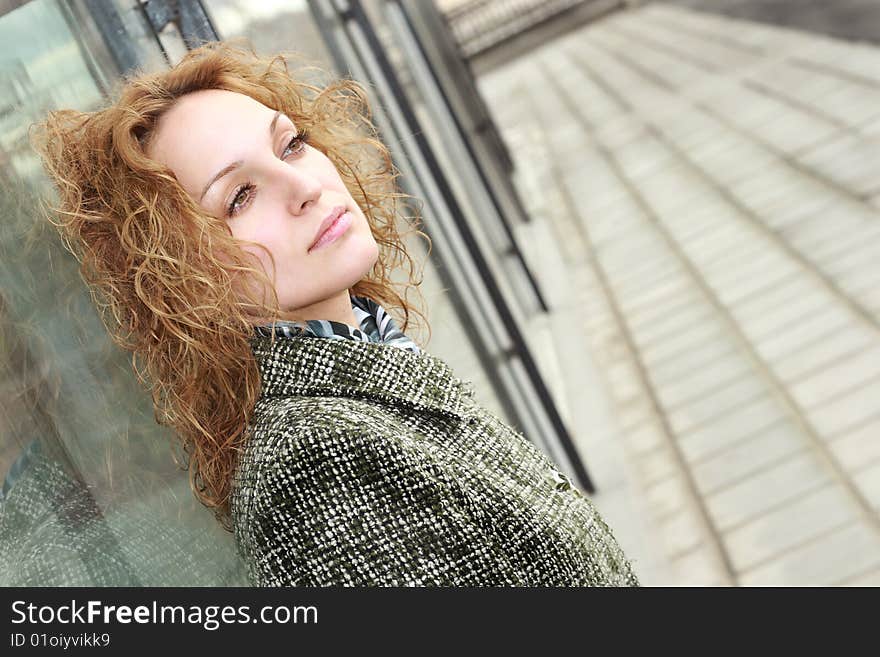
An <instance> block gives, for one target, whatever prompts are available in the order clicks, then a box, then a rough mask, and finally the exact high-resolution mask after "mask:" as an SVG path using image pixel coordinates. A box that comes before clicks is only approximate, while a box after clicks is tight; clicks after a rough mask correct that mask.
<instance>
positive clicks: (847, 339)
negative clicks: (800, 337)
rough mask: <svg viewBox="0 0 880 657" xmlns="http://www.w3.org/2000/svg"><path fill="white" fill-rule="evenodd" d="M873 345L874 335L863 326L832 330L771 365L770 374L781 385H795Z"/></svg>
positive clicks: (875, 338)
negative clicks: (782, 382)
mask: <svg viewBox="0 0 880 657" xmlns="http://www.w3.org/2000/svg"><path fill="white" fill-rule="evenodd" d="M876 341H877V337H876V333H874V332H872V331H871V330H870V329H868V328H867V327H866V326H864V325H863V324H852V325H850V326H844V327H842V328H840V329H831V330H830V331H829V332H828V333H826V334H824V335H821V336H819V337H818V338H816V339H815V340H813V341H812V342H809V343H807V344H804V345H802V346H800V347H799V348H798V349H795V350H793V351H792V352H791V353H789V355H788V356H785V357H782V358H780V359H778V360H777V361H776V362H775V363H774V364H773V370H774V371H775V372H776V373H777V374H778V375H779V376H780V377H781V378H782V380H783V381H786V382H794V381H797V380H800V379H802V378H804V377H805V376H808V375H810V374H811V373H813V372H815V371H816V370H817V369H818V368H824V367H828V366H830V365H832V364H833V363H834V362H836V361H837V360H838V359H843V358H848V357H850V356H851V355H853V354H859V353H862V352H863V351H865V350H866V349H868V348H869V347H870V346H871V345H873V344H874V343H876Z"/></svg>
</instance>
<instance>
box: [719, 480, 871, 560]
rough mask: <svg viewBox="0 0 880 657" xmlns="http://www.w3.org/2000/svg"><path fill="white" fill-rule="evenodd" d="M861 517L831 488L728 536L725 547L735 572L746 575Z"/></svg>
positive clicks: (842, 494)
mask: <svg viewBox="0 0 880 657" xmlns="http://www.w3.org/2000/svg"><path fill="white" fill-rule="evenodd" d="M859 517H860V516H859V512H858V509H857V508H856V506H855V503H854V502H853V501H852V499H851V498H850V497H849V496H848V495H846V493H845V492H844V491H843V489H842V488H841V487H840V486H839V485H837V484H831V485H828V486H825V487H823V488H820V489H818V490H814V491H812V492H808V493H805V494H804V495H802V496H800V497H798V498H796V499H795V500H793V501H792V503H791V504H789V505H786V506H785V507H783V508H780V509H777V510H775V511H773V512H771V513H768V514H766V515H764V516H761V517H760V518H758V519H756V520H755V521H754V522H750V523H748V524H746V525H744V526H742V527H739V528H738V529H736V530H734V531H732V532H730V533H728V534H727V535H725V537H724V543H725V545H727V547H728V549H729V550H730V557H731V560H732V561H733V564H734V566H735V568H736V569H737V570H738V571H743V570H748V569H749V568H752V567H754V566H755V565H757V564H759V563H760V562H762V561H767V560H771V559H773V558H774V557H780V556H782V553H784V552H786V551H788V550H791V549H792V548H796V547H797V546H798V545H800V544H802V543H804V542H806V541H808V540H809V539H811V538H813V537H816V536H818V535H819V534H821V533H823V532H827V531H829V530H831V529H833V528H834V527H840V526H844V525H848V524H850V523H851V522H853V521H854V520H856V519H857V518H859Z"/></svg>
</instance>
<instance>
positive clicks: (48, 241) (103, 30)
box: [0, 0, 244, 586]
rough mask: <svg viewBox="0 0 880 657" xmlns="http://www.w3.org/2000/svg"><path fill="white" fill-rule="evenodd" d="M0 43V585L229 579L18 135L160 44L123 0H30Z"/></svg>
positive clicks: (157, 54) (90, 102) (84, 105)
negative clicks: (50, 218) (45, 209)
mask: <svg viewBox="0 0 880 657" xmlns="http://www.w3.org/2000/svg"><path fill="white" fill-rule="evenodd" d="M90 10H91V11H90ZM0 42H2V43H3V44H4V48H3V50H2V53H0V77H2V81H3V87H4V89H5V93H4V94H3V99H2V101H0V103H2V110H0V164H2V166H0V372H2V374H0V477H2V488H0V585H4V586H11V585H49V586H52V585H133V586H137V585H213V584H227V585H236V584H243V583H244V578H243V571H242V570H241V568H240V564H239V562H238V559H237V557H236V556H235V553H234V550H233V543H232V535H231V534H228V533H227V532H225V531H224V530H223V529H222V528H221V527H220V526H219V524H218V523H217V522H216V521H215V520H214V518H213V515H212V514H211V513H210V512H209V511H207V510H206V509H205V508H204V507H202V506H201V505H200V504H198V502H197V501H196V500H195V497H194V496H193V494H192V493H191V491H190V488H189V482H188V477H187V473H186V472H184V471H182V470H180V469H179V468H178V467H176V465H175V460H174V457H175V454H173V452H172V449H173V447H172V445H173V443H172V440H171V435H170V432H168V431H166V430H165V429H164V428H163V427H160V426H158V425H157V424H156V422H155V420H154V418H153V410H152V405H151V403H150V398H149V395H148V394H147V393H146V391H144V390H142V389H141V388H140V387H139V386H138V385H137V383H136V380H135V378H134V375H133V374H132V371H131V365H130V362H129V358H128V356H127V354H125V353H124V352H122V351H121V350H120V349H118V348H116V347H115V346H114V345H113V344H112V343H111V342H110V340H109V338H108V337H107V333H106V330H105V329H104V327H103V326H102V324H101V321H100V319H99V318H98V316H97V313H96V311H95V309H94V306H93V304H92V301H91V299H90V297H89V294H88V292H87V290H86V288H85V286H84V285H83V283H82V281H81V279H80V277H79V273H78V265H77V263H76V261H75V260H74V259H73V257H72V256H71V255H70V254H69V253H68V252H67V251H65V250H64V248H63V247H62V245H61V243H60V240H59V238H58V236H57V234H56V233H55V230H54V228H52V227H51V226H49V225H48V224H47V223H46V222H45V221H43V220H42V219H41V207H40V205H41V201H42V200H45V201H49V202H51V201H52V191H51V190H50V188H49V186H48V184H47V180H46V179H45V178H44V176H43V174H42V171H41V169H40V165H39V161H38V159H37V157H36V155H35V154H34V153H33V151H32V150H31V148H30V145H29V142H28V126H30V125H31V124H32V123H34V122H35V121H36V120H38V119H40V118H41V117H42V116H43V115H44V114H45V112H46V111H47V110H50V109H53V108H74V109H81V110H88V109H91V108H94V107H96V106H98V105H99V104H100V103H101V102H102V100H103V98H104V97H105V95H106V94H107V93H108V91H109V90H111V89H112V88H113V85H114V83H115V82H116V81H118V79H119V78H120V75H121V73H122V70H123V67H132V66H137V67H140V68H143V69H147V70H149V69H152V68H155V67H159V66H165V65H167V59H166V54H165V50H166V48H165V47H163V45H162V44H161V43H160V41H159V40H158V39H157V38H156V36H155V35H154V34H153V33H152V31H151V29H150V27H149V25H148V24H147V23H146V21H145V19H144V17H143V14H142V12H141V11H140V9H139V7H138V6H137V5H136V4H134V3H132V2H118V3H111V2H102V3H85V2H82V3H80V2H67V1H63V2H62V1H55V0H33V1H31V2H28V3H26V4H24V5H22V6H19V7H17V8H15V9H13V10H11V11H9V12H7V13H5V14H3V15H2V16H0ZM47 226H48V227H47ZM179 456H180V455H179V454H178V455H177V457H178V458H179Z"/></svg>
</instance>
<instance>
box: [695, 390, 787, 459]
mask: <svg viewBox="0 0 880 657" xmlns="http://www.w3.org/2000/svg"><path fill="white" fill-rule="evenodd" d="M784 417H785V415H784V413H783V410H782V409H781V407H780V406H779V403H778V402H777V401H776V400H775V399H770V398H763V399H758V400H756V401H755V402H753V403H751V404H749V405H747V406H744V407H743V408H742V409H739V410H737V412H736V413H729V414H728V415H725V416H724V417H721V418H718V419H716V420H715V421H714V422H712V423H710V424H706V425H703V426H702V427H698V428H696V429H693V430H691V431H689V432H688V433H686V434H683V435H680V436H679V437H678V440H679V445H680V446H681V449H682V451H683V452H684V455H685V458H686V459H687V460H688V462H690V463H694V462H696V461H699V460H701V459H704V458H707V457H709V456H710V455H711V454H716V453H718V452H719V451H721V450H722V449H727V448H729V447H730V446H731V445H734V444H736V443H737V442H739V441H740V440H743V439H744V438H750V437H753V436H755V435H757V434H758V433H759V432H761V431H764V430H766V428H767V427H769V426H771V425H774V424H776V423H777V422H780V421H782V420H783V418H784Z"/></svg>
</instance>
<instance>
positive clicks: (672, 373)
mask: <svg viewBox="0 0 880 657" xmlns="http://www.w3.org/2000/svg"><path fill="white" fill-rule="evenodd" d="M737 350H738V346H737V345H736V343H734V342H733V341H731V340H724V341H718V340H709V341H707V342H705V343H703V344H701V345H697V346H694V347H691V348H688V349H685V350H683V351H681V352H678V353H675V354H671V355H670V356H668V357H666V358H662V359H660V360H657V361H655V362H652V363H651V365H650V368H649V372H650V377H651V380H652V381H655V382H657V383H662V382H663V381H674V380H677V379H679V378H682V377H686V376H688V375H689V374H690V373H691V372H692V371H693V370H694V369H695V368H698V367H711V365H712V363H714V362H715V361H716V360H717V359H719V358H723V357H725V356H727V355H729V354H731V353H733V352H735V351H737Z"/></svg>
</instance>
